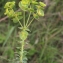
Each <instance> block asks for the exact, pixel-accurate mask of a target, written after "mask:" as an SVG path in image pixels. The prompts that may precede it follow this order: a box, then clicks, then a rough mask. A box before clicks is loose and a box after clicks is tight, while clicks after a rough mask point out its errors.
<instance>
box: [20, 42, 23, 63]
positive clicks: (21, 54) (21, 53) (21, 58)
mask: <svg viewBox="0 0 63 63" xmlns="http://www.w3.org/2000/svg"><path fill="white" fill-rule="evenodd" d="M20 50H21V51H20V62H21V63H22V61H23V53H24V41H22V43H21V49H20Z"/></svg>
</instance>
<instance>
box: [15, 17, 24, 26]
mask: <svg viewBox="0 0 63 63" xmlns="http://www.w3.org/2000/svg"><path fill="white" fill-rule="evenodd" d="M16 18H17V16H16ZM17 20H18V22H19V24H20V26H21V27H23V26H22V23H21V22H20V21H19V19H18V18H17Z"/></svg>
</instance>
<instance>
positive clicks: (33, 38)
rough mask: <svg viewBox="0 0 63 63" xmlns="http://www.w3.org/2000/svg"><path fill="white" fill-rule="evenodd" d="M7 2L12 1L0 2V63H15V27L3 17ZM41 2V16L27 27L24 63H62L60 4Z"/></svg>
mask: <svg viewBox="0 0 63 63" xmlns="http://www.w3.org/2000/svg"><path fill="white" fill-rule="evenodd" d="M7 1H12V0H1V1H0V63H4V62H5V63H18V51H19V48H18V46H20V45H19V38H18V33H19V32H18V31H19V30H18V26H19V25H18V24H14V23H13V22H12V20H11V19H8V18H7V17H5V16H4V5H5V3H6V2H7ZM16 1H17V3H16V9H18V6H17V4H18V2H19V0H16ZM41 1H43V2H45V3H46V7H45V16H44V17H41V18H40V19H38V21H37V20H35V21H34V22H33V23H32V25H31V26H30V30H31V32H30V35H29V37H28V38H27V40H26V41H27V44H26V45H25V49H26V50H27V51H28V53H27V57H28V63H63V0H41ZM6 18H7V19H6Z"/></svg>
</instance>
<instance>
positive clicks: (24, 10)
mask: <svg viewBox="0 0 63 63" xmlns="http://www.w3.org/2000/svg"><path fill="white" fill-rule="evenodd" d="M18 5H19V8H20V9H21V10H20V11H18V12H15V10H14V7H15V1H12V2H7V3H6V4H5V7H4V8H5V9H6V11H5V15H7V16H8V17H10V18H12V20H13V22H14V23H19V24H20V26H21V27H19V29H20V33H19V38H20V40H21V41H20V43H21V47H20V63H24V62H23V61H24V58H25V56H24V44H25V40H26V39H27V37H28V35H29V33H28V31H30V30H29V26H30V24H31V23H32V22H33V21H34V19H37V18H39V17H40V16H44V11H43V10H44V7H45V4H44V3H43V2H37V1H36V0H21V1H20V2H19V4H18ZM26 17H27V19H26Z"/></svg>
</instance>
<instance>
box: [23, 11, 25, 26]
mask: <svg viewBox="0 0 63 63" xmlns="http://www.w3.org/2000/svg"><path fill="white" fill-rule="evenodd" d="M23 21H24V26H25V11H24V12H23Z"/></svg>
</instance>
